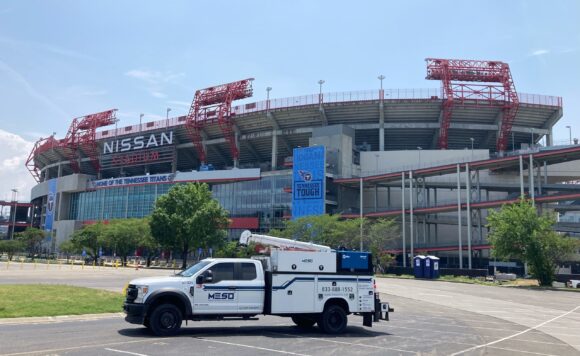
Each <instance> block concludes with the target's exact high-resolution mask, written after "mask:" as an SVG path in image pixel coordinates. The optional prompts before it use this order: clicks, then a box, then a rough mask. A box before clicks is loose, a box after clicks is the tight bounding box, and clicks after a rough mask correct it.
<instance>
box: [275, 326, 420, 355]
mask: <svg viewBox="0 0 580 356" xmlns="http://www.w3.org/2000/svg"><path fill="white" fill-rule="evenodd" d="M268 333H270V334H278V335H285V336H292V337H295V338H297V337H300V338H301V339H310V340H315V341H324V342H331V343H334V344H341V345H349V346H356V347H367V348H371V349H379V350H389V351H398V352H404V353H408V354H413V355H418V354H419V353H418V352H415V351H409V350H401V349H395V348H392V347H384V346H374V345H367V344H357V343H354V342H346V341H336V340H328V339H322V338H319V337H305V336H297V335H292V334H285V333H277V332H272V331H268Z"/></svg>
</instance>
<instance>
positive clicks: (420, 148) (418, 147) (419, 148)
mask: <svg viewBox="0 0 580 356" xmlns="http://www.w3.org/2000/svg"><path fill="white" fill-rule="evenodd" d="M417 149H418V150H419V167H418V168H421V150H422V149H423V147H420V146H417Z"/></svg>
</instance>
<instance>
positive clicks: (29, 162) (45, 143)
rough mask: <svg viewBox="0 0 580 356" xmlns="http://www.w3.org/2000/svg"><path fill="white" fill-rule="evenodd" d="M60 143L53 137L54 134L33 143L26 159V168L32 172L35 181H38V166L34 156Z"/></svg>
mask: <svg viewBox="0 0 580 356" xmlns="http://www.w3.org/2000/svg"><path fill="white" fill-rule="evenodd" d="M59 145H60V141H59V140H57V139H55V138H54V136H49V137H47V138H41V139H39V140H38V141H36V143H35V144H34V147H33V148H32V151H30V154H29V155H28V158H27V159H26V168H27V169H28V171H29V172H30V174H32V177H33V178H34V180H36V182H37V183H39V182H40V171H39V169H38V166H37V165H36V161H35V158H36V156H37V155H39V154H41V153H43V152H46V151H48V150H50V149H51V148H54V147H58V146H59Z"/></svg>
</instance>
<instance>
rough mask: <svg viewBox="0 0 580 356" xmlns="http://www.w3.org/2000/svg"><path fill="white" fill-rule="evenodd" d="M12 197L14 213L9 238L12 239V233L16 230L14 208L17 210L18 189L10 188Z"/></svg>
mask: <svg viewBox="0 0 580 356" xmlns="http://www.w3.org/2000/svg"><path fill="white" fill-rule="evenodd" d="M12 199H13V200H14V214H13V216H12V235H11V236H10V239H11V240H14V233H15V232H16V210H18V189H16V188H14V189H12Z"/></svg>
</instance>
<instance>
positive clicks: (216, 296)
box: [207, 292, 236, 300]
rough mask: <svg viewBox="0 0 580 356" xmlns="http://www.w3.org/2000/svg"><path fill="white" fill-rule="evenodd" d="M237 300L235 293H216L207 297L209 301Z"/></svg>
mask: <svg viewBox="0 0 580 356" xmlns="http://www.w3.org/2000/svg"><path fill="white" fill-rule="evenodd" d="M234 299H236V294H235V293H233V292H227V293H223V292H216V293H209V294H208V295H207V300H234Z"/></svg>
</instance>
